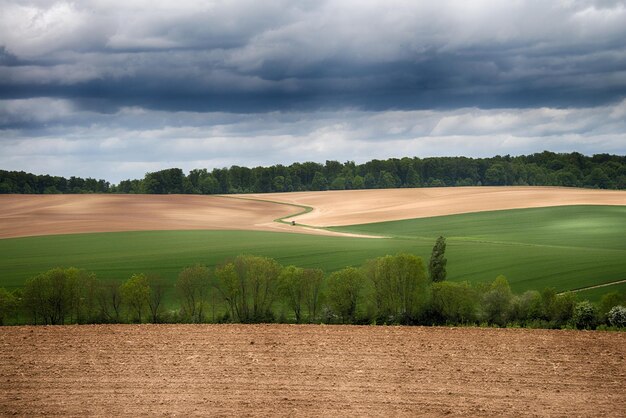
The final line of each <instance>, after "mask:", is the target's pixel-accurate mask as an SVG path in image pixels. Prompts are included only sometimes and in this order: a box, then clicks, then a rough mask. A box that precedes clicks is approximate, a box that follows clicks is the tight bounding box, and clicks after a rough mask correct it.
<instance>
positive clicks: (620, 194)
mask: <svg viewBox="0 0 626 418" xmlns="http://www.w3.org/2000/svg"><path fill="white" fill-rule="evenodd" d="M237 196H239V195H235V197H237ZM245 197H246V198H256V199H263V200H265V201H275V202H282V203H291V204H295V205H303V206H309V207H312V208H313V210H312V211H310V212H307V213H303V214H300V215H298V216H295V217H291V218H289V219H290V220H295V221H297V222H299V223H303V224H306V225H311V226H315V227H327V226H346V225H356V224H364V223H372V222H384V221H395V220H402V219H413V218H427V217H431V216H442V215H455V214H460V213H470V212H484V211H490V210H504V209H523V208H539V207H549V206H568V205H622V206H623V205H626V191H623V190H593V189H576V188H567V187H524V186H519V187H518V186H516V187H433V188H417V189H382V190H342V191H326V192H294V193H267V194H250V195H245Z"/></svg>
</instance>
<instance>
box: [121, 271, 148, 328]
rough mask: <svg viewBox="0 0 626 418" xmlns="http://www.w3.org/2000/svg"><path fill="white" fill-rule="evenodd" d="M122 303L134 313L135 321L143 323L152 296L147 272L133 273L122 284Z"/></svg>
mask: <svg viewBox="0 0 626 418" xmlns="http://www.w3.org/2000/svg"><path fill="white" fill-rule="evenodd" d="M120 294H121V296H122V303H123V304H124V305H125V306H126V308H127V309H128V311H129V312H130V313H131V314H132V315H134V321H136V322H138V323H141V322H142V318H143V313H144V311H145V309H146V306H147V305H148V300H149V297H150V285H149V283H148V278H147V277H146V275H145V274H133V275H132V276H131V277H130V279H128V280H127V281H125V282H124V283H122V285H121V286H120Z"/></svg>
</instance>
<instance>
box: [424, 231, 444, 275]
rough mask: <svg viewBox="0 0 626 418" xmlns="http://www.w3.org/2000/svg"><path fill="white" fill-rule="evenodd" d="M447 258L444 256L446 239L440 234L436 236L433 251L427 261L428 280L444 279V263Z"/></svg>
mask: <svg viewBox="0 0 626 418" xmlns="http://www.w3.org/2000/svg"><path fill="white" fill-rule="evenodd" d="M447 263H448V259H447V258H446V239H445V238H444V237H442V236H440V237H439V238H437V241H436V242H435V246H434V247H433V252H432V254H431V255H430V262H429V263H428V274H429V275H430V280H432V281H433V282H434V283H436V282H441V281H444V280H445V279H446V275H447V272H446V264H447Z"/></svg>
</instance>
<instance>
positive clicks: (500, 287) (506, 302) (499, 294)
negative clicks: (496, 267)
mask: <svg viewBox="0 0 626 418" xmlns="http://www.w3.org/2000/svg"><path fill="white" fill-rule="evenodd" d="M512 298H513V293H512V292H511V287H510V286H509V282H508V281H507V279H506V277H504V276H498V277H497V278H496V280H494V282H493V283H492V284H491V286H489V289H488V290H487V292H485V294H484V295H483V304H482V305H483V310H484V315H485V319H486V320H487V322H489V323H490V324H496V325H499V326H501V327H503V326H505V325H506V324H507V322H508V320H509V317H510V314H511V299H512Z"/></svg>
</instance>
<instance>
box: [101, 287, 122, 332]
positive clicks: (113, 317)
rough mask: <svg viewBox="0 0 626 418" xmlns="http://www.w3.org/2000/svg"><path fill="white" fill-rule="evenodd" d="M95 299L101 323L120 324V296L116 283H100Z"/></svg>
mask: <svg viewBox="0 0 626 418" xmlns="http://www.w3.org/2000/svg"><path fill="white" fill-rule="evenodd" d="M97 299H98V307H99V310H100V319H101V320H102V321H104V322H112V323H119V322H121V313H122V294H121V292H120V285H119V284H118V283H116V282H114V281H110V282H105V283H100V286H99V289H98V293H97Z"/></svg>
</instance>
